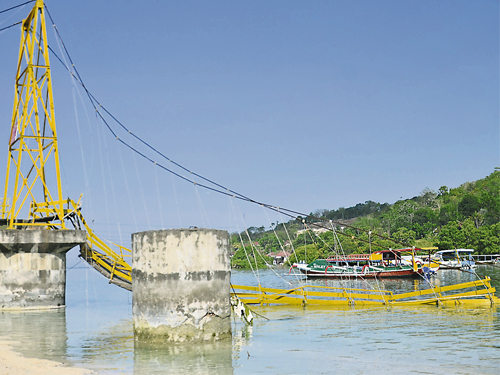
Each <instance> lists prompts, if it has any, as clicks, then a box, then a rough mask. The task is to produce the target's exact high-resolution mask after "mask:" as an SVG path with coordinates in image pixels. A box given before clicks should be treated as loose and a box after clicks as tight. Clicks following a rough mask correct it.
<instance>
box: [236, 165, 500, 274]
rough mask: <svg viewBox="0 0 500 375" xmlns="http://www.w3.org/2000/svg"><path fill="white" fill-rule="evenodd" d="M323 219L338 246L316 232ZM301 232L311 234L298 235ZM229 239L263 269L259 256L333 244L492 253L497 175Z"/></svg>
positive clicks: (497, 232)
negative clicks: (330, 227) (253, 257)
mask: <svg viewBox="0 0 500 375" xmlns="http://www.w3.org/2000/svg"><path fill="white" fill-rule="evenodd" d="M329 220H332V221H333V222H334V223H335V227H336V234H337V237H338V238H339V240H340V243H339V241H337V240H336V239H335V236H334V234H333V233H332V231H324V232H323V233H320V232H321V228H320V227H321V226H325V227H329V226H330V222H329ZM304 223H305V224H304ZM315 223H317V225H315ZM305 228H309V229H311V230H309V231H304V229H305ZM240 237H241V238H240ZM248 237H250V239H251V242H252V243H253V252H252V248H251V246H250V241H249V240H248ZM231 238H232V240H231V241H232V244H233V246H234V247H235V249H241V248H242V247H243V246H245V247H247V249H248V250H250V252H249V251H247V254H250V253H252V254H254V253H255V254H256V255H255V257H256V258H257V259H258V260H259V262H258V263H260V265H261V266H265V262H264V259H265V258H264V257H265V255H266V254H268V253H270V252H279V251H282V250H286V251H289V252H294V251H295V252H296V253H297V254H302V259H305V253H306V252H307V258H308V259H307V260H310V259H313V258H315V257H326V256H328V255H329V254H331V253H333V252H335V251H336V249H339V246H342V249H343V251H344V253H346V254H349V253H366V252H369V251H370V248H371V249H372V250H377V249H381V248H401V247H405V246H416V247H430V246H436V247H438V248H439V249H454V248H471V249H475V253H476V254H498V253H500V171H495V172H493V173H492V174H490V175H489V176H487V177H485V178H484V179H481V180H477V181H474V182H465V183H463V184H462V185H460V186H459V187H456V188H448V187H447V186H442V187H440V188H439V190H438V191H433V190H430V189H428V188H425V189H424V190H423V191H422V192H421V194H420V195H419V196H416V197H413V198H410V199H405V200H400V201H397V202H395V203H394V204H389V203H383V204H381V203H377V202H373V201H366V202H365V203H358V204H357V205H356V206H353V207H348V208H344V207H340V208H338V209H333V210H328V209H324V210H317V211H316V212H314V213H312V212H311V214H309V215H308V216H307V217H305V218H301V217H299V218H297V219H292V220H290V221H289V222H287V223H277V224H276V225H274V228H271V229H270V230H266V229H265V228H264V227H263V226H262V227H258V228H257V227H251V228H248V235H247V233H245V232H243V233H241V234H238V233H234V234H233V235H232V236H231ZM241 239H243V242H244V244H242V243H241ZM292 250H293V251H292ZM266 261H269V258H267V259H266ZM245 265H248V260H247V259H246V255H245V254H244V251H243V250H239V251H237V252H236V254H235V256H234V257H233V266H235V267H243V268H244V267H245Z"/></svg>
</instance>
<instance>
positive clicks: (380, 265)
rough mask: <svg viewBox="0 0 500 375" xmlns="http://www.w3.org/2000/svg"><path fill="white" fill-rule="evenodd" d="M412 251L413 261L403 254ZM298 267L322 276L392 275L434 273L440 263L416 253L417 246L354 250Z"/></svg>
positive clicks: (426, 274) (365, 276) (308, 273)
mask: <svg viewBox="0 0 500 375" xmlns="http://www.w3.org/2000/svg"><path fill="white" fill-rule="evenodd" d="M408 252H410V253H411V254H412V255H411V261H409V260H408V258H404V257H403V255H402V254H404V253H408ZM293 268H297V269H298V270H299V271H300V272H301V273H303V274H304V275H306V276H307V277H318V278H353V277H354V278H356V277H362V278H376V277H381V278H388V277H416V276H422V275H424V276H431V275H433V274H435V273H436V271H437V269H438V268H439V265H438V264H436V263H434V262H429V263H424V262H422V261H421V260H419V259H418V258H416V257H415V256H414V249H397V250H393V249H390V250H381V251H376V252H374V253H372V254H350V255H346V256H339V257H332V258H328V259H316V260H315V261H313V262H311V263H309V264H305V263H295V264H294V265H293V266H292V267H290V271H289V272H291V270H292V269H293Z"/></svg>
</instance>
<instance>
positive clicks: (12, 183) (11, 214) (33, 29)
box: [1, 0, 66, 229]
mask: <svg viewBox="0 0 500 375" xmlns="http://www.w3.org/2000/svg"><path fill="white" fill-rule="evenodd" d="M15 82H16V84H15V96H14V107H13V111H12V121H11V132H10V139H9V152H8V158H7V168H6V177H5V185H4V199H3V202H2V209H1V211H2V218H4V219H5V218H6V219H8V228H9V229H14V228H18V227H22V226H30V225H33V224H30V223H27V222H26V223H25V222H24V221H26V220H18V219H19V218H20V216H21V215H27V214H28V212H27V208H26V210H25V209H24V208H25V207H27V204H28V203H29V204H30V205H31V204H32V203H35V204H36V203H42V202H44V203H50V206H51V208H52V211H50V213H51V214H53V215H54V214H55V215H56V216H57V218H58V222H57V223H55V222H51V223H50V227H51V228H53V227H58V228H60V229H66V225H65V222H64V212H63V204H62V203H61V202H62V184H61V174H60V166H59V148H58V142H57V131H56V123H55V113H54V100H53V94H52V79H51V74H50V60H49V49H48V44H47V31H46V25H45V9H44V4H43V0H37V1H36V2H35V5H34V6H33V8H32V10H31V12H30V13H29V15H28V16H27V17H26V19H25V20H24V21H23V23H22V32H21V42H20V45H19V58H18V64H17V73H16V81H15ZM48 174H50V175H53V176H54V177H55V178H54V180H52V181H50V186H52V187H55V188H54V189H53V190H51V189H49V183H48V181H47V175H48ZM8 198H11V201H10V202H11V204H10V205H9V206H7V204H6V202H8ZM39 213H40V214H42V215H41V216H43V214H44V212H42V211H40V212H39ZM45 213H47V212H45ZM36 225H37V226H42V224H36ZM45 225H47V224H45Z"/></svg>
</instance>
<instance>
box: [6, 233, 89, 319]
mask: <svg viewBox="0 0 500 375" xmlns="http://www.w3.org/2000/svg"><path fill="white" fill-rule="evenodd" d="M86 237H87V234H86V232H85V231H81V230H46V229H34V230H16V229H13V230H12V229H11V230H0V310H1V309H45V308H57V307H62V306H64V305H65V299H66V252H67V251H68V250H70V249H71V248H72V247H74V246H76V245H80V244H83V243H85V240H86Z"/></svg>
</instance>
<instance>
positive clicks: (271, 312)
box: [0, 263, 500, 374]
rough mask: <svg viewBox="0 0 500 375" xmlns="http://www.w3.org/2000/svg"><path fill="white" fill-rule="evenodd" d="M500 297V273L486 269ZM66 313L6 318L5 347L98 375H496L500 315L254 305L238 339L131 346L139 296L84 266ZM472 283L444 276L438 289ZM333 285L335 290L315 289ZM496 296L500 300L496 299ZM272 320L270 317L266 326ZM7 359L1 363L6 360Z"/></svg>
mask: <svg viewBox="0 0 500 375" xmlns="http://www.w3.org/2000/svg"><path fill="white" fill-rule="evenodd" d="M287 271H288V270H284V269H277V270H265V271H262V270H261V271H259V273H258V274H257V273H255V274H254V273H253V272H252V271H234V272H233V274H232V282H233V283H234V284H243V285H256V284H257V283H258V282H259V281H260V283H261V284H262V285H264V286H274V287H281V288H287V287H289V286H292V287H293V286H298V285H299V283H300V282H303V281H300V280H298V278H296V277H295V276H285V275H284V274H285V273H287ZM476 271H477V273H478V274H481V275H489V276H491V278H492V284H493V285H494V286H495V287H496V288H497V289H500V268H498V266H492V265H490V266H479V267H478V268H477V270H476ZM67 279H68V280H67V297H66V303H67V307H66V309H65V310H58V311H43V312H2V313H0V338H2V337H7V338H9V339H10V340H14V341H15V342H16V343H15V344H14V349H15V350H17V351H19V352H21V353H22V354H23V355H25V356H27V357H35V358H44V359H52V360H56V361H59V362H63V363H65V364H68V365H74V366H81V367H86V368H89V369H92V370H95V371H97V372H98V373H100V374H165V373H176V374H193V373H197V374H198V373H200V374H256V373H257V374H259V373H262V374H308V373H310V374H313V373H314V374H317V373H320V374H321V373H323V374H335V373H341V372H344V373H346V372H348V373H349V374H378V373H386V374H400V373H402V372H403V373H417V374H421V373H433V374H498V373H500V307H498V306H496V307H492V308H474V309H467V308H460V307H447V308H444V307H437V306H420V307H413V308H407V307H406V308H403V307H401V308H394V307H393V308H349V307H345V308H325V307H322V308H317V307H316V308H314V307H310V306H309V307H305V308H304V307H296V306H295V307H294V306H274V307H272V306H267V307H260V306H254V307H252V309H253V310H254V311H255V312H256V313H258V314H259V315H262V316H263V317H259V316H257V317H256V318H255V320H254V324H253V326H246V325H245V324H244V323H243V322H242V321H241V320H239V319H237V318H236V319H233V323H232V330H233V338H232V340H228V341H224V342H218V343H209V344H198V345H141V346H137V345H134V340H133V326H132V295H131V293H130V292H128V291H126V290H123V289H120V288H119V287H117V286H114V285H110V284H108V282H107V280H106V279H105V278H103V277H102V276H101V275H99V274H98V273H97V272H95V271H94V270H93V269H91V268H89V267H87V266H85V265H84V264H83V263H81V264H79V265H78V266H77V267H75V268H72V269H70V270H68V273H67ZM474 279H476V276H475V275H472V274H469V273H465V272H461V271H456V270H440V271H439V272H438V276H437V277H436V279H435V280H434V281H433V282H434V283H440V284H441V285H448V284H451V283H458V282H466V281H471V280H474ZM313 283H316V284H317V285H325V286H334V285H335V283H338V281H335V280H318V281H313ZM352 287H358V288H372V287H377V288H381V289H387V290H392V291H395V292H401V291H413V290H418V289H425V288H427V287H428V285H426V282H425V281H424V280H413V279H394V280H381V281H379V284H376V283H375V282H374V281H370V282H363V281H355V282H353V285H352ZM497 295H498V293H497ZM264 317H265V318H264ZM0 355H1V354H0Z"/></svg>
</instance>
